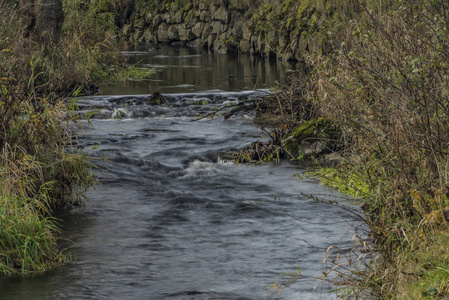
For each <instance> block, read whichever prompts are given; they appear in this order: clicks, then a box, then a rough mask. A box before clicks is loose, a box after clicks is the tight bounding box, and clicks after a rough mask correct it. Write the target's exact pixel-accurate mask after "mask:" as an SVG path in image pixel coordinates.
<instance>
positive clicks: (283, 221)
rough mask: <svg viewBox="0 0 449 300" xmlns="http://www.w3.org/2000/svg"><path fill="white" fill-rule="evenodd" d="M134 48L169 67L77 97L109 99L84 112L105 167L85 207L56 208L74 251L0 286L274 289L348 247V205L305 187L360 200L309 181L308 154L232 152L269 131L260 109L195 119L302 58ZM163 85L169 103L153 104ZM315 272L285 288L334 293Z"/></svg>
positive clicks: (34, 295)
mask: <svg viewBox="0 0 449 300" xmlns="http://www.w3.org/2000/svg"><path fill="white" fill-rule="evenodd" d="M144 52H145V53H148V54H145V55H144V54H143V53H144ZM127 55H132V53H127ZM134 59H136V60H141V63H142V64H143V65H149V66H155V65H158V66H160V67H162V68H163V69H162V71H161V72H160V73H159V74H158V75H157V77H156V79H155V80H152V81H147V82H143V83H142V82H141V83H133V84H129V85H128V86H125V87H123V86H121V87H118V86H111V87H107V88H104V90H103V91H104V93H105V94H108V95H105V96H97V97H90V98H87V99H83V100H80V101H79V105H80V109H82V110H83V111H84V113H87V112H89V111H92V110H94V109H95V110H97V111H99V114H98V115H97V116H96V117H95V118H94V119H92V121H91V123H92V126H89V125H88V124H87V123H82V124H81V126H82V128H81V129H80V137H79V141H78V144H79V147H82V148H83V151H84V152H86V153H88V154H90V155H92V156H93V157H96V158H98V160H97V161H96V164H97V165H98V166H100V167H101V168H102V169H103V172H101V171H98V174H99V177H100V181H101V184H100V185H99V186H98V187H97V189H96V190H91V191H90V192H89V193H88V195H87V196H88V203H87V204H86V206H85V207H82V208H80V209H72V210H70V211H66V212H63V213H61V214H60V215H59V216H58V217H59V218H60V219H61V220H62V221H61V224H62V226H63V232H62V235H63V236H64V238H66V239H68V240H70V241H73V242H74V243H75V244H74V245H73V248H72V252H73V255H74V256H75V259H74V263H71V264H67V265H65V266H63V267H61V268H58V269H55V270H53V271H50V272H48V273H46V274H45V275H42V276H35V277H34V278H25V279H2V280H1V281H0V292H1V293H0V299H173V300H175V299H176V300H178V299H179V300H181V299H182V300H187V299H188V300H193V299H195V300H199V299H201V300H203V299H216V300H218V299H234V300H235V299H254V300H257V299H268V298H270V297H269V293H268V292H267V291H266V289H267V288H268V287H269V286H270V285H271V284H273V283H274V282H275V281H276V278H277V276H279V278H280V280H282V279H286V278H288V277H287V276H285V275H283V274H284V273H291V272H297V270H298V267H300V268H301V272H302V274H306V275H313V276H319V275H321V272H322V268H321V266H322V259H323V257H324V252H325V250H326V248H327V247H328V246H330V245H338V246H339V247H341V248H342V249H343V250H345V249H349V248H351V238H352V232H351V230H352V229H351V226H350V225H349V223H352V222H353V219H351V216H348V215H347V213H346V212H345V211H344V210H341V209H339V208H338V207H336V206H332V205H329V204H326V203H324V202H317V201H315V200H312V199H311V198H310V197H307V195H315V196H319V197H321V198H323V199H334V198H335V199H337V200H338V201H340V202H342V203H343V204H346V205H351V203H350V201H349V200H342V199H341V198H339V196H340V195H338V194H336V193H335V192H332V191H330V190H328V189H326V188H324V187H322V186H320V185H319V184H318V182H317V181H316V180H314V179H311V178H302V179H301V180H299V179H298V177H299V176H301V174H303V173H304V172H305V170H304V168H303V167H301V165H300V164H298V163H292V162H288V161H281V162H280V163H278V164H276V163H267V164H264V165H259V166H253V165H235V164H233V163H232V160H231V157H230V156H229V154H227V151H228V150H230V149H238V148H241V147H243V146H245V145H247V144H249V143H251V142H253V141H254V140H256V139H261V134H260V131H259V130H257V129H256V128H255V126H254V125H253V122H252V115H251V114H245V115H237V116H234V117H232V118H230V119H227V120H224V119H223V118H214V119H204V120H201V121H195V122H192V120H193V119H195V116H197V115H204V114H207V113H210V112H212V111H214V109H217V108H221V107H226V106H228V105H229V103H237V102H239V101H243V100H245V99H249V98H254V97H258V96H260V94H263V93H265V92H266V91H263V90H262V91H261V90H258V91H253V90H252V87H253V86H257V87H259V88H267V87H269V86H271V85H273V84H275V82H276V81H277V80H280V79H282V78H283V77H285V74H286V73H285V72H286V70H288V69H291V68H294V67H293V66H291V65H289V64H288V63H281V62H275V61H274V62H273V61H272V62H268V61H263V60H259V59H257V58H254V57H249V56H226V55H221V54H211V53H207V52H204V50H202V49H199V48H182V47H173V48H172V47H164V48H163V49H158V50H157V51H156V50H151V49H149V48H142V49H139V52H138V53H137V55H135V57H134ZM244 90H246V91H245V92H241V91H244ZM154 91H162V92H164V93H165V95H166V97H167V100H168V103H166V104H162V105H152V104H151V102H149V101H148V95H149V94H151V93H153V92H154ZM110 94H114V95H115V96H109V95H110ZM118 95H122V96H118ZM117 117H120V119H117ZM102 157H106V158H107V160H101V159H100V158H102ZM316 283H317V281H314V280H309V279H301V280H299V281H298V282H296V283H295V284H293V285H292V286H290V287H289V288H288V289H286V291H285V293H284V294H283V297H282V299H330V298H332V297H330V296H329V295H328V294H327V293H326V292H327V291H328V290H329V287H326V286H324V287H323V288H322V289H321V288H319V289H318V290H317V291H315V292H314V291H313V288H314V286H315V284H316ZM321 290H323V293H320V291H321Z"/></svg>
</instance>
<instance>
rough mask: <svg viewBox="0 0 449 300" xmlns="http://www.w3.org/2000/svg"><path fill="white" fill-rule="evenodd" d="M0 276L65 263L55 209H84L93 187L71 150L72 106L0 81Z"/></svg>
mask: <svg viewBox="0 0 449 300" xmlns="http://www.w3.org/2000/svg"><path fill="white" fill-rule="evenodd" d="M0 89H1V93H0V119H1V120H2V122H1V123H0V133H1V135H0V274H5V275H13V274H17V273H21V274H26V273H30V272H35V271H44V270H46V269H48V268H50V267H51V266H53V265H55V264H58V263H61V262H63V261H64V260H65V257H64V255H62V254H61V253H60V251H59V249H58V247H57V234H58V227H57V223H56V222H55V220H53V219H52V218H51V212H52V210H53V209H54V208H56V207H60V206H65V205H73V204H77V205H80V204H81V203H82V196H83V193H84V191H85V190H86V189H87V188H89V187H90V186H92V185H93V184H94V183H95V178H94V176H93V175H92V173H91V172H90V168H91V165H90V163H89V161H88V159H87V157H86V156H85V155H83V154H81V153H78V152H76V151H75V150H73V149H72V147H71V145H70V143H71V139H72V135H71V131H70V130H69V128H68V127H67V122H68V119H67V116H69V115H70V114H69V113H68V112H70V108H69V107H67V106H65V105H64V104H63V103H62V102H61V101H60V100H59V101H58V100H55V99H49V98H45V97H38V96H37V95H36V94H35V93H31V95H29V89H25V88H24V87H23V86H21V84H20V83H18V82H17V81H16V80H13V79H8V78H1V79H0Z"/></svg>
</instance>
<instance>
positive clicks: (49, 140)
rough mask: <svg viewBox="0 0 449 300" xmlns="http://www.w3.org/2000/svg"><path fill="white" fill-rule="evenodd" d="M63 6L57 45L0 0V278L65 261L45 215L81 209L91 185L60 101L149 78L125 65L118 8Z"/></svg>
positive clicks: (69, 115) (69, 109)
mask: <svg viewBox="0 0 449 300" xmlns="http://www.w3.org/2000/svg"><path fill="white" fill-rule="evenodd" d="M63 4H64V6H63V10H64V16H65V18H64V24H63V26H62V29H61V34H60V37H59V41H57V42H56V43H51V44H42V43H40V42H39V39H36V38H35V37H34V36H32V34H29V33H28V32H27V28H26V27H25V26H24V25H23V23H22V22H21V14H20V10H19V7H18V4H17V2H15V1H0V120H1V122H0V276H1V275H7V276H12V275H16V274H21V275H26V274H31V273H34V272H41V271H45V270H47V269H49V268H52V267H53V266H55V265H58V264H61V263H64V262H65V261H66V260H67V257H66V256H65V254H64V253H62V252H61V249H59V247H58V238H59V229H58V228H59V225H58V222H57V220H54V219H53V218H52V211H53V210H54V209H55V208H59V207H66V206H71V205H81V204H82V199H83V195H84V193H85V191H86V190H87V189H88V188H89V187H91V186H92V185H93V184H95V177H94V176H93V174H92V172H91V167H92V165H91V163H90V161H89V159H88V157H86V156H85V155H84V154H82V153H80V152H78V151H77V150H76V149H74V148H73V147H72V145H71V142H72V139H73V138H75V136H74V135H73V134H72V131H73V128H69V124H71V123H70V121H72V120H73V119H74V118H75V114H74V113H73V110H74V104H73V103H72V102H70V101H68V100H67V99H64V98H62V96H63V95H73V94H77V93H79V92H80V91H82V92H86V93H90V92H92V91H95V90H97V89H98V86H99V83H101V82H111V81H118V80H127V79H129V78H130V77H131V78H132V77H135V76H137V77H141V76H147V75H148V74H149V73H150V72H149V70H143V71H142V70H139V69H137V68H133V67H131V68H129V69H127V68H126V67H125V65H124V61H123V59H122V58H121V56H120V49H121V47H123V45H124V44H123V42H122V40H121V38H120V36H117V33H116V32H117V31H116V29H117V24H118V23H119V22H120V18H118V17H116V16H117V14H116V12H119V10H120V8H117V10H112V9H110V8H109V7H108V8H107V9H106V8H104V7H102V5H101V2H100V1H91V3H90V4H89V5H86V3H85V1H64V2H63ZM111 5H112V4H111ZM71 126H73V125H71Z"/></svg>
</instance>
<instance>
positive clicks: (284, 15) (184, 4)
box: [122, 0, 335, 60]
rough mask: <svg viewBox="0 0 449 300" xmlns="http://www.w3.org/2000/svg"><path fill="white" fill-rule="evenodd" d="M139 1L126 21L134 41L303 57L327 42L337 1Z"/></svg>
mask: <svg viewBox="0 0 449 300" xmlns="http://www.w3.org/2000/svg"><path fill="white" fill-rule="evenodd" d="M247 2H248V3H249V4H245V5H243V4H242V3H243V2H240V4H233V3H239V1H233V2H230V1H225V0H220V1H213V0H212V1H195V0H190V1H189V0H184V1H144V0H141V1H137V2H136V4H135V6H134V8H133V11H132V14H131V16H130V18H129V20H127V22H126V23H125V24H124V25H123V28H122V30H123V34H124V35H125V37H126V38H127V39H128V40H129V41H131V42H141V41H148V42H154V43H182V44H187V45H194V46H204V47H208V48H210V49H214V50H216V51H220V52H229V51H239V52H243V53H251V54H259V55H263V56H276V57H278V58H280V59H284V60H303V59H304V58H305V57H306V56H307V55H309V54H311V53H316V52H318V51H320V50H321V49H322V47H323V46H324V45H325V43H326V39H325V35H324V34H322V32H323V30H324V28H325V26H324V25H323V24H327V25H326V26H328V24H329V23H330V22H329V21H330V20H332V16H333V14H334V11H335V5H334V4H332V2H334V1H330V0H329V1H326V0H304V1H292V0H285V1H279V0H264V1H247Z"/></svg>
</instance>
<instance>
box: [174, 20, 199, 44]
mask: <svg viewBox="0 0 449 300" xmlns="http://www.w3.org/2000/svg"><path fill="white" fill-rule="evenodd" d="M178 34H179V40H181V41H185V42H190V41H192V40H194V39H195V35H194V34H193V32H192V30H191V29H188V28H186V25H185V24H179V26H178Z"/></svg>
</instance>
